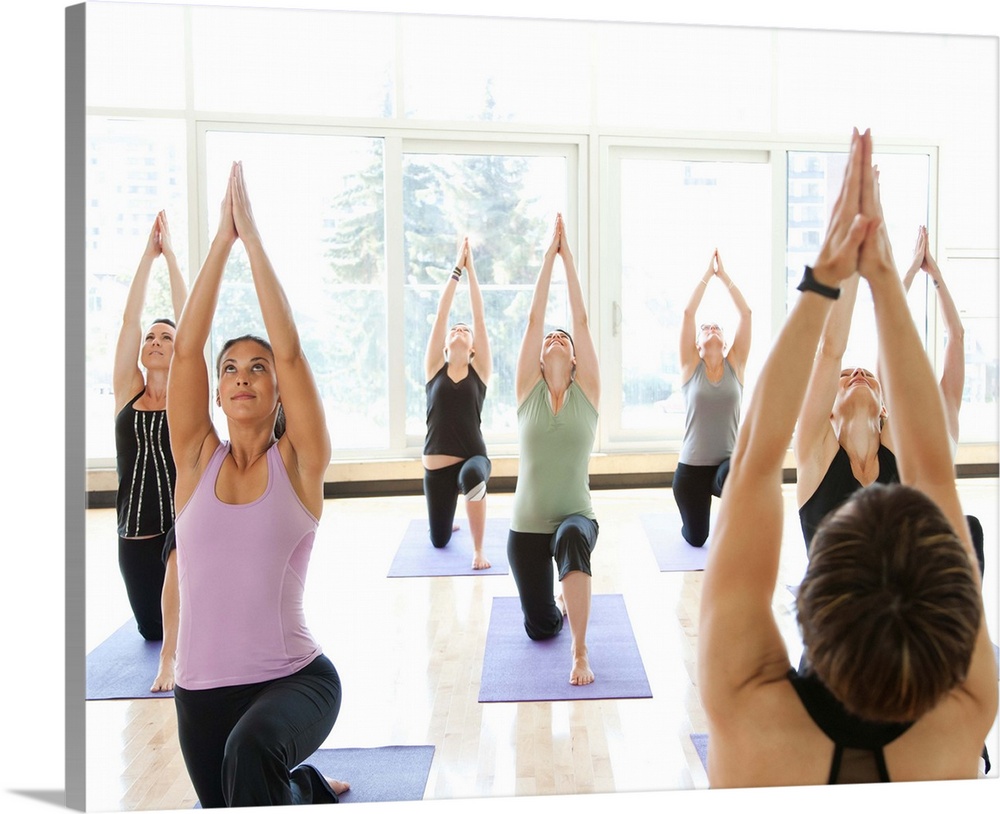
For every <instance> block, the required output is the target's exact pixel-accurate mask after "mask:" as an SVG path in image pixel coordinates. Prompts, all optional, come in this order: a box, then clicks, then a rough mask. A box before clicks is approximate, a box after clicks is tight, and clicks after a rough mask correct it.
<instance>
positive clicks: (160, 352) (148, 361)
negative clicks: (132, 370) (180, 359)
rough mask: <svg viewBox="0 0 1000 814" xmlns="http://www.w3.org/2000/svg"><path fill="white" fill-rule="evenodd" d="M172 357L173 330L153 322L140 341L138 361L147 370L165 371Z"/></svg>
mask: <svg viewBox="0 0 1000 814" xmlns="http://www.w3.org/2000/svg"><path fill="white" fill-rule="evenodd" d="M173 355H174V328H173V326H172V325H167V323H165V322H154V323H153V324H152V325H151V326H150V327H149V330H148V331H147V332H146V335H145V336H144V337H143V340H142V349H141V351H140V359H141V360H142V366H143V367H145V368H146V369H147V370H166V369H167V368H169V367H170V360H171V359H172V358H173Z"/></svg>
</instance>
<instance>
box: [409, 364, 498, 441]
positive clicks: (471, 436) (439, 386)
mask: <svg viewBox="0 0 1000 814" xmlns="http://www.w3.org/2000/svg"><path fill="white" fill-rule="evenodd" d="M426 391H427V437H426V438H425V440H424V455H454V456H455V457H458V458H471V457H472V456H473V455H486V443H485V442H484V441H483V432H482V429H481V427H480V424H481V422H482V413H483V402H484V401H485V400H486V384H485V383H484V382H483V380H482V379H480V378H479V374H478V373H476V369H475V368H474V367H472V365H469V375H468V376H466V377H465V378H464V379H462V381H460V382H453V381H452V380H451V379H449V378H448V363H447V362H445V364H444V365H443V366H442V367H441V369H440V370H439V371H438V372H437V373H435V374H434V376H433V377H432V378H431V380H430V381H429V382H427V386H426Z"/></svg>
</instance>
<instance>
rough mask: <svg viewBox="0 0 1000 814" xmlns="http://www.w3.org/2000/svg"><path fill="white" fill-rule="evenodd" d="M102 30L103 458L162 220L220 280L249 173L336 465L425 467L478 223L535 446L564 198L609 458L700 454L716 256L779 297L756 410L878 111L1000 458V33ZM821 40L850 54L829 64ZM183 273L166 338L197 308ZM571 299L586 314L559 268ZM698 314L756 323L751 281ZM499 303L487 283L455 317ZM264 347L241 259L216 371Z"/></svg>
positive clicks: (135, 14)
mask: <svg viewBox="0 0 1000 814" xmlns="http://www.w3.org/2000/svg"><path fill="white" fill-rule="evenodd" d="M86 14H87V60H88V62H87V72H86V77H87V99H86V102H87V105H88V107H87V113H88V126H87V141H88V144H87V166H86V173H87V175H86V188H87V218H86V228H87V249H86V252H87V253H86V263H87V268H86V274H87V286H86V307H87V393H86V410H87V438H86V448H87V455H88V458H89V460H90V462H91V465H92V466H94V467H95V468H97V467H107V466H108V465H109V464H110V463H111V462H112V461H113V458H114V443H113V433H112V430H113V416H112V410H113V394H112V393H111V365H112V359H113V352H114V344H115V339H116V337H117V331H118V329H119V326H120V320H121V313H122V309H123V306H124V299H125V295H126V293H127V291H128V286H129V284H130V282H131V280H132V276H133V274H134V271H135V268H136V265H137V263H138V261H139V257H140V255H141V253H142V249H143V246H144V244H145V240H146V236H147V235H148V231H149V228H150V225H151V223H152V219H153V217H154V216H155V213H156V212H157V211H158V210H160V209H166V210H167V213H168V217H169V221H170V225H171V228H172V231H173V237H174V244H175V248H176V250H177V253H178V258H179V260H180V265H181V268H182V270H183V271H184V273H185V274H187V275H188V279H189V280H192V279H193V278H194V276H195V274H197V271H198V268H199V266H200V264H201V262H202V260H203V259H204V256H205V252H206V251H207V248H208V245H209V241H210V239H211V236H212V233H213V231H214V229H215V225H216V218H217V216H218V209H219V201H220V199H221V195H222V184H223V182H224V181H225V178H226V174H227V168H228V165H229V162H230V161H232V160H234V159H241V160H242V161H243V162H244V167H245V169H246V175H247V180H248V184H249V186H250V192H251V195H252V198H253V202H254V208H255V212H256V215H257V218H258V220H259V221H260V225H261V229H262V230H263V232H264V237H265V240H266V245H267V247H268V251H269V253H270V254H271V257H272V260H273V261H274V263H275V267H276V269H277V271H278V274H279V276H280V278H281V280H282V283H283V284H284V285H285V288H286V290H287V292H288V296H289V300H290V302H291V303H292V306H293V308H294V309H295V315H296V319H297V321H298V324H299V328H300V331H301V333H302V336H303V340H304V342H305V346H306V352H307V354H308V356H309V359H310V361H311V363H312V366H313V370H314V372H315V374H316V377H317V380H318V381H319V384H320V388H321V391H322V394H323V399H324V403H325V407H326V412H327V417H328V420H329V423H330V431H331V437H332V439H333V445H334V452H333V455H334V458H335V460H347V459H375V458H383V459H395V458H414V457H416V456H417V455H419V452H420V448H421V446H422V440H423V436H424V431H425V428H424V416H425V404H424V382H423V378H424V370H423V357H424V350H425V346H426V342H427V336H428V333H429V330H430V326H431V322H432V320H433V316H434V313H435V310H436V307H437V302H438V298H439V296H440V291H441V285H442V283H443V282H444V280H445V279H446V273H447V271H448V270H449V269H450V268H451V266H452V263H453V262H454V259H455V251H456V246H457V241H458V240H459V239H460V237H462V236H463V235H465V234H467V235H468V236H469V238H470V240H471V241H472V243H473V250H474V253H475V258H476V264H477V268H478V271H479V277H480V282H481V284H482V288H483V294H484V298H485V302H486V312H487V313H486V318H487V324H488V329H489V331H490V338H491V345H492V349H493V354H494V375H493V379H492V381H491V383H490V390H489V394H488V396H487V402H486V406H485V411H484V430H485V433H486V436H487V442H488V444H489V447H490V450H491V453H494V454H497V455H504V454H508V453H514V452H516V446H515V443H514V442H515V440H516V434H515V423H516V413H515V407H516V406H515V404H514V393H513V386H514V366H515V364H516V358H517V349H518V346H519V343H520V340H521V336H522V333H523V330H524V322H525V318H526V312H527V307H528V303H529V301H530V297H531V290H532V287H533V285H534V281H535V278H536V275H537V272H538V268H539V266H540V264H541V258H542V253H543V251H544V248H545V245H546V241H547V239H548V236H549V232H550V229H551V226H552V219H553V217H554V214H555V212H557V211H561V212H562V213H563V215H564V216H565V217H566V220H567V225H568V228H569V231H570V239H571V241H572V242H573V248H574V250H575V255H576V258H577V265H578V268H579V271H580V275H581V280H582V282H583V286H584V295H585V298H586V301H587V306H588V311H589V316H590V322H591V330H592V332H593V335H594V338H595V341H596V343H597V350H598V354H599V359H600V364H601V374H602V403H601V405H600V415H601V420H600V429H599V435H598V441H597V447H596V449H597V451H598V452H609V453H610V452H639V453H643V452H658V453H662V452H672V451H675V450H676V449H678V448H679V443H680V438H681V435H682V430H683V411H682V410H683V400H682V397H681V394H680V392H679V388H680V385H681V382H680V381H679V380H678V377H679V371H678V368H677V366H678V342H679V334H678V332H679V330H680V323H681V313H682V309H683V307H684V305H685V303H686V302H687V300H688V298H689V297H690V295H691V291H692V289H693V286H694V285H696V284H697V280H698V276H699V275H700V273H701V272H702V271H703V270H704V268H705V267H706V265H707V263H708V260H709V257H710V255H711V253H712V251H713V250H714V249H716V248H718V250H719V252H720V255H721V257H722V259H723V262H724V264H725V266H726V269H727V271H728V272H729V273H730V274H731V275H732V277H733V279H734V280H735V281H736V282H737V283H738V284H739V285H740V288H741V290H742V291H743V293H744V295H745V296H746V297H747V299H748V300H749V301H750V304H751V307H752V309H753V341H752V351H751V355H750V358H749V360H748V368H747V377H746V391H745V394H744V398H745V399H748V398H749V397H750V396H751V395H752V390H753V386H754V382H755V374H756V371H757V370H759V368H760V365H761V363H762V361H763V359H764V358H765V356H766V353H767V351H768V348H769V346H770V343H771V339H772V337H773V336H774V335H775V333H776V331H777V329H778V328H779V326H780V324H781V321H782V319H783V317H784V313H785V309H786V307H787V304H788V302H789V301H790V298H791V297H792V296H795V286H796V284H797V283H798V281H799V279H800V277H801V274H802V267H803V265H805V264H806V263H809V262H812V261H813V260H814V259H815V257H816V254H817V252H818V251H819V247H820V244H821V242H822V239H823V235H824V232H825V226H826V219H827V213H828V211H829V208H830V205H831V203H832V196H833V195H834V194H835V191H836V189H837V188H838V186H839V183H840V179H841V177H842V173H843V161H844V153H843V150H844V147H845V145H846V143H847V136H848V133H849V131H850V127H851V126H852V125H853V124H854V123H856V122H857V121H858V120H860V121H861V123H862V124H863V125H865V126H867V124H871V125H872V127H873V131H874V132H875V133H876V136H877V137H876V146H875V149H876V156H875V160H876V161H877V163H878V165H879V170H880V177H881V188H882V196H883V201H884V203H885V210H886V213H887V215H888V217H889V218H890V221H889V223H888V228H889V233H890V239H891V241H892V245H893V247H894V250H895V255H896V262H897V265H898V267H899V269H900V272H901V273H902V272H903V270H904V269H905V268H906V267H907V265H908V264H909V261H910V256H911V253H912V247H913V244H914V238H915V235H916V229H917V226H918V225H920V224H927V226H928V228H929V229H930V232H931V240H932V244H933V247H934V253H935V257H936V258H937V259H938V262H939V264H940V265H941V266H942V269H943V272H944V274H945V275H946V279H947V281H948V284H949V287H950V289H951V290H952V293H953V295H954V297H955V299H956V302H957V303H958V305H959V308H960V310H961V312H962V317H963V323H964V327H965V344H966V382H965V385H966V387H965V403H964V406H963V409H962V421H961V433H962V434H961V438H962V441H963V442H966V443H987V444H991V445H995V444H996V442H997V435H998V432H997V421H996V415H997V413H996V410H997V379H998V351H997V324H998V320H997V306H996V302H997V293H996V279H997V254H998V250H997V246H998V234H997V226H996V224H997V221H998V218H997V211H996V205H997V190H996V187H995V184H992V185H991V184H984V182H983V179H984V178H986V179H995V177H996V155H995V150H991V149H989V145H991V144H995V142H996V98H997V80H996V76H995V70H993V68H995V65H996V55H997V46H996V42H995V40H991V39H990V38H977V37H962V38H955V37H947V36H930V35H913V36H910V35H893V34H877V33H866V34H852V33H850V32H825V33H816V32H799V31H791V30H781V31H779V30H765V29H751V28H735V27H725V26H718V27H713V26H671V25H638V24H631V23H628V24H626V23H607V22H599V21H565V20H563V21H560V20H525V19H520V20H515V19H503V18H499V17H493V18H483V17H478V18H477V17H475V16H466V17H463V16H456V15H450V16H442V15H428V14H387V13H374V14H373V13H359V12H329V11H315V10H312V11H307V10H292V9H251V8H238V7H212V6H197V5H189V6H178V5H171V4H169V3H167V4H154V5H149V4H143V5H135V4H129V3H115V2H101V3H94V4H88V6H87V11H86ZM262 42H266V45H267V47H266V48H261V43H262ZM165 43H169V47H167V46H166V45H165ZM817 43H820V44H822V45H823V46H824V48H823V49H820V50H821V51H822V52H823V54H825V56H822V58H820V59H819V60H817V59H813V58H809V59H803V58H802V55H803V54H813V55H815V54H817V53H819V52H818V51H816V49H815V46H816V44H817ZM827 46H829V47H827ZM857 53H862V54H872V53H879V54H881V55H883V56H884V55H886V54H889V55H891V59H890V60H889V61H888V63H886V64H887V65H888V66H889V67H888V69H887V70H886V71H883V72H882V73H880V74H879V77H878V82H872V81H871V78H870V77H869V76H867V75H865V74H864V72H859V71H857V70H855V69H851V68H849V70H848V72H847V74H845V73H844V71H843V66H844V64H846V63H845V62H844V60H843V56H844V54H857ZM720 54H725V57H726V58H725V59H720V58H719V55H720ZM848 62H850V60H848ZM855 62H857V60H855ZM890 63H891V64H890ZM970 77H974V78H975V81H969V79H970ZM955 88H961V93H955V92H954V89H955ZM928 109H933V110H934V111H935V115H934V116H913V115H912V111H914V110H928ZM970 181H971V183H973V184H974V187H973V188H972V189H971V190H970ZM164 266H165V264H164V263H162V261H158V262H157V264H156V265H155V266H154V272H153V275H152V279H151V286H150V292H149V297H148V301H147V308H146V313H145V314H144V317H143V318H144V319H145V320H147V321H148V320H151V319H152V318H154V317H158V316H161V315H162V314H163V313H169V310H170V308H169V297H168V292H167V288H166V271H165V268H164ZM909 303H910V306H911V310H912V313H913V317H914V320H915V321H916V323H917V325H918V328H919V329H920V331H921V333H922V336H923V337H924V340H925V344H926V348H927V352H928V354H929V356H930V358H931V360H932V362H933V363H934V365H935V366H936V367H937V368H938V369H939V370H940V367H941V362H942V359H943V348H944V345H945V341H946V336H945V333H944V330H943V327H942V324H941V320H940V316H939V313H938V306H937V298H936V295H935V292H934V289H933V286H930V285H928V281H927V279H926V275H918V277H917V279H916V281H915V283H914V285H913V287H912V289H911V291H910V295H909ZM548 313H549V316H550V319H551V321H552V322H553V323H556V322H559V321H565V320H566V319H568V315H566V302H565V288H564V285H563V277H562V275H561V274H560V273H559V272H558V270H557V272H556V274H555V275H554V278H553V287H552V291H551V300H550V304H549V312H548ZM699 313H700V314H703V315H704V316H705V317H710V318H711V319H712V320H713V321H718V322H720V323H721V324H722V325H723V329H724V331H726V332H728V333H730V334H731V332H732V330H733V328H734V327H735V309H734V307H733V305H732V303H731V301H730V298H729V297H728V295H727V292H726V291H725V290H724V289H723V288H722V287H721V286H718V285H712V286H709V288H708V289H707V290H706V298H705V300H704V301H703V304H702V307H701V310H700V312H699ZM469 316H470V315H469V311H468V296H467V286H466V284H465V282H464V281H463V284H462V286H461V287H460V288H459V293H458V296H457V298H456V301H455V304H454V308H453V313H452V319H453V320H459V319H463V320H467V319H468V318H469ZM262 330H263V326H262V325H261V323H260V316H259V310H258V309H257V306H256V302H255V296H254V293H253V290H252V286H251V285H250V276H249V269H248V267H247V263H246V256H245V254H244V252H243V249H242V247H241V246H240V245H239V244H237V246H236V248H235V249H234V252H233V255H232V258H231V261H230V265H229V268H228V269H227V271H226V276H225V282H224V288H223V291H222V296H221V298H220V303H219V312H218V315H217V319H216V322H215V326H214V330H213V335H212V338H211V347H210V348H208V349H206V354H214V353H215V352H216V351H217V349H218V347H219V344H220V342H221V341H222V339H224V338H226V337H228V336H230V335H233V334H237V333H243V332H246V331H262ZM876 339H877V338H876V336H875V332H874V323H873V320H872V318H871V307H870V300H869V299H868V295H867V291H866V290H865V287H864V286H862V288H861V292H860V294H859V302H858V310H857V312H856V314H855V320H854V330H853V331H852V335H851V345H850V347H849V350H848V357H849V359H850V360H851V362H855V361H856V362H858V363H861V364H865V365H871V364H873V359H874V351H875V347H876ZM217 418H218V417H217ZM219 423H220V424H221V423H222V422H221V421H220V422H219ZM987 454H989V453H987ZM992 454H993V455H995V452H994V453H992ZM976 455H977V459H980V460H981V459H982V456H981V455H980V454H979V453H978V452H977V453H976Z"/></svg>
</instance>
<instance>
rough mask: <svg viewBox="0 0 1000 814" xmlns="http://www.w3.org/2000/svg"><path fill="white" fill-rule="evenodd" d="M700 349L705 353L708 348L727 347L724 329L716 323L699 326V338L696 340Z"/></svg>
mask: <svg viewBox="0 0 1000 814" xmlns="http://www.w3.org/2000/svg"><path fill="white" fill-rule="evenodd" d="M695 344H697V346H698V349H699V350H701V351H704V350H705V348H708V347H718V348H720V349H721V348H723V347H725V344H726V340H725V337H724V336H723V335H722V328H721V327H720V326H719V324H718V323H715V322H703V323H702V324H701V325H699V326H698V338H697V339H696V340H695Z"/></svg>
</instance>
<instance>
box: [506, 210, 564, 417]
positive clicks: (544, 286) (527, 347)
mask: <svg viewBox="0 0 1000 814" xmlns="http://www.w3.org/2000/svg"><path fill="white" fill-rule="evenodd" d="M559 220H561V218H557V220H556V228H555V229H553V231H552V240H551V242H550V243H549V247H548V248H547V249H546V250H545V255H544V257H543V258H542V268H541V270H539V272H538V279H537V280H536V281H535V290H534V293H533V294H532V295H531V307H530V308H529V309H528V324H527V325H526V326H525V329H524V336H523V337H522V339H521V350H520V351H519V352H518V355H517V370H516V372H515V374H514V394H515V398H516V400H517V403H518V405H520V404H521V402H522V401H524V400H525V398H527V396H528V394H529V393H530V392H531V388H533V387H534V386H535V385H536V384H537V383H538V380H539V379H540V378H542V371H541V366H540V365H539V359H540V358H541V354H542V340H543V339H544V336H545V307H546V305H548V301H549V286H550V285H551V283H552V266H553V265H554V264H555V260H556V254H557V252H558V248H559V229H558V223H559Z"/></svg>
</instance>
